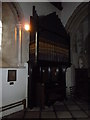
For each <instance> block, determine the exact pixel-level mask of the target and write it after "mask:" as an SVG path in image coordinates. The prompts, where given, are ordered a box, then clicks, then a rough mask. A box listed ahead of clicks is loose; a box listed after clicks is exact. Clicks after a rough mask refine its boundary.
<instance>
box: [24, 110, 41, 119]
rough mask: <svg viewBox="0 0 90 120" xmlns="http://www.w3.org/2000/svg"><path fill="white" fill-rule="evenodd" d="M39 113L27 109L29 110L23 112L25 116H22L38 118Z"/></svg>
mask: <svg viewBox="0 0 90 120" xmlns="http://www.w3.org/2000/svg"><path fill="white" fill-rule="evenodd" d="M39 114H40V112H38V111H36V112H35V111H29V112H26V114H25V117H24V118H39Z"/></svg>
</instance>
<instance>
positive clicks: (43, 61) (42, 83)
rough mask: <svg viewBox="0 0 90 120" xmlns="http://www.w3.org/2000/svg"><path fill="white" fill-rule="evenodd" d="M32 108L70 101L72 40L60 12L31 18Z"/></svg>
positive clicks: (30, 75)
mask: <svg viewBox="0 0 90 120" xmlns="http://www.w3.org/2000/svg"><path fill="white" fill-rule="evenodd" d="M30 25H31V31H30V44H29V61H28V74H29V78H28V107H30V108H33V107H34V106H40V107H41V108H43V107H44V106H45V105H52V104H53V103H54V102H55V101H57V100H59V101H61V100H64V99H65V98H66V80H65V72H66V68H67V67H69V66H70V37H69V35H68V34H67V32H66V30H65V28H64V26H63V24H62V22H61V20H60V18H59V17H58V15H56V12H53V13H50V14H48V15H45V16H38V14H37V12H36V10H35V7H33V15H32V16H30Z"/></svg>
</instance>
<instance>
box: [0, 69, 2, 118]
mask: <svg viewBox="0 0 90 120" xmlns="http://www.w3.org/2000/svg"><path fill="white" fill-rule="evenodd" d="M1 107H2V70H1V69H0V108H1ZM0 110H1V109H0ZM0 118H2V112H0Z"/></svg>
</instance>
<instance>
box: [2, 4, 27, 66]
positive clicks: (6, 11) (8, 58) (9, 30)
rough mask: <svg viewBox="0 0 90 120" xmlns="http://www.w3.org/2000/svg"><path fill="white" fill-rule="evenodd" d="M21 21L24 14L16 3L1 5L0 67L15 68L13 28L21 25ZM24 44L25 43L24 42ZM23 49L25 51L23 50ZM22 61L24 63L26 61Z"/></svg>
mask: <svg viewBox="0 0 90 120" xmlns="http://www.w3.org/2000/svg"><path fill="white" fill-rule="evenodd" d="M23 21H24V14H23V12H22V9H21V8H20V5H19V3H18V2H17V3H15V2H14V3H13V2H3V3H2V27H3V29H2V67H17V63H18V56H17V52H18V51H17V47H16V45H17V42H16V41H15V27H16V26H17V24H19V23H21V24H22V23H23ZM22 32H23V31H22ZM24 40H26V39H24V33H23V42H24ZM25 44H27V43H26V42H25ZM25 47H26V46H25ZM23 49H24V51H25V48H23ZM25 52H27V51H25ZM24 58H26V56H24ZM23 61H24V62H25V61H26V60H23Z"/></svg>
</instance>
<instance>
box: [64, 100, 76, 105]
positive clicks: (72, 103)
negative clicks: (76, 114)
mask: <svg viewBox="0 0 90 120" xmlns="http://www.w3.org/2000/svg"><path fill="white" fill-rule="evenodd" d="M64 103H65V104H67V105H75V102H74V101H71V100H70V101H69V100H67V101H65V102H64Z"/></svg>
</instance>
